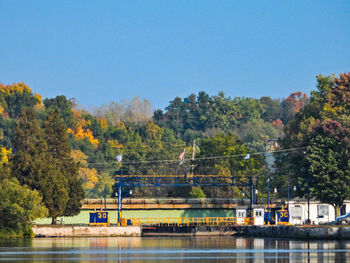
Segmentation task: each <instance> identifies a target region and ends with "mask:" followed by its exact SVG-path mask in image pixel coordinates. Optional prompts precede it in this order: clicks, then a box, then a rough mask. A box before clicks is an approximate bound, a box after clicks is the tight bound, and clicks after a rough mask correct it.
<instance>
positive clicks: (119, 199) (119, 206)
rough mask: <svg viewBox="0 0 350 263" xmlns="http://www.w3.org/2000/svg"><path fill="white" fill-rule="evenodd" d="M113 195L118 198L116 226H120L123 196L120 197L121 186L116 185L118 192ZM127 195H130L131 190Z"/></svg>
mask: <svg viewBox="0 0 350 263" xmlns="http://www.w3.org/2000/svg"><path fill="white" fill-rule="evenodd" d="M115 195H116V196H117V197H118V225H119V226H120V225H121V220H122V209H123V207H122V204H123V195H122V184H121V183H119V184H118V192H116V193H115ZM129 195H130V196H131V195H132V189H130V191H129Z"/></svg>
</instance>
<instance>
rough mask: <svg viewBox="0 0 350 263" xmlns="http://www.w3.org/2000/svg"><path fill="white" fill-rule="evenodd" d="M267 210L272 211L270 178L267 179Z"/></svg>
mask: <svg viewBox="0 0 350 263" xmlns="http://www.w3.org/2000/svg"><path fill="white" fill-rule="evenodd" d="M267 212H270V178H269V179H267Z"/></svg>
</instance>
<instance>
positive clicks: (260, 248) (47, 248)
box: [0, 237, 350, 263]
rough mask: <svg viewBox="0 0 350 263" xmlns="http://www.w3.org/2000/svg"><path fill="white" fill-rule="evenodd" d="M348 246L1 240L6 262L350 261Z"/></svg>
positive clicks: (0, 255)
mask: <svg viewBox="0 0 350 263" xmlns="http://www.w3.org/2000/svg"><path fill="white" fill-rule="evenodd" d="M349 248H350V242H348V241H299V240H286V239H271V238H244V237H130V238H125V237H122V238H117V237H115V238H114V237H112V238H111V237H108V238H37V239H0V261H6V262H9V261H10V262H16V261H17V262H23V261H24V262H40V261H41V262H62V261H67V262H68V261H75V262H79V261H81V262H87V261H91V262H131V261H132V262H177V263H179V262H347V260H348V258H349V262H350V250H349Z"/></svg>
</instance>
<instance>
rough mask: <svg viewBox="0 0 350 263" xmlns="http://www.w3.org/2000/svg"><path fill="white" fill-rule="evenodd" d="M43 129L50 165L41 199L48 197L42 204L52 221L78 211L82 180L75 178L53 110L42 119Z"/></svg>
mask: <svg viewBox="0 0 350 263" xmlns="http://www.w3.org/2000/svg"><path fill="white" fill-rule="evenodd" d="M44 130H45V139H46V142H47V145H48V152H47V156H48V160H49V164H50V165H49V166H48V169H49V171H48V176H49V178H50V181H49V182H48V184H50V185H49V187H47V188H45V189H43V191H45V194H43V195H44V201H45V200H46V198H51V200H50V201H49V200H46V202H45V203H49V204H50V205H49V207H48V209H49V213H50V216H51V217H52V223H53V224H54V223H55V221H56V218H57V216H60V215H66V216H71V215H76V214H78V213H79V208H80V206H81V200H82V199H83V198H84V191H83V187H82V182H81V181H80V180H79V178H78V169H79V167H78V164H77V163H75V162H74V160H73V159H72V157H71V149H70V146H69V144H68V135H67V132H66V127H65V125H64V123H63V121H62V119H61V117H60V116H59V114H58V112H57V111H54V112H50V113H49V115H48V117H47V120H46V121H45V122H44ZM50 186H51V187H50ZM52 190H54V191H53V192H52ZM45 197H46V198H45ZM53 197H54V198H53Z"/></svg>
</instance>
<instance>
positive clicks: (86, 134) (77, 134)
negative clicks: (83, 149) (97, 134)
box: [67, 125, 99, 148]
mask: <svg viewBox="0 0 350 263" xmlns="http://www.w3.org/2000/svg"><path fill="white" fill-rule="evenodd" d="M67 132H68V133H71V134H73V136H74V138H75V139H77V140H78V141H79V140H84V139H87V140H88V141H89V142H90V143H91V144H92V145H93V146H94V147H95V148H97V146H98V143H99V141H98V139H96V138H94V135H93V134H92V132H91V130H90V129H83V127H82V126H81V125H78V127H77V128H76V129H74V130H73V129H71V128H68V129H67Z"/></svg>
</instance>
